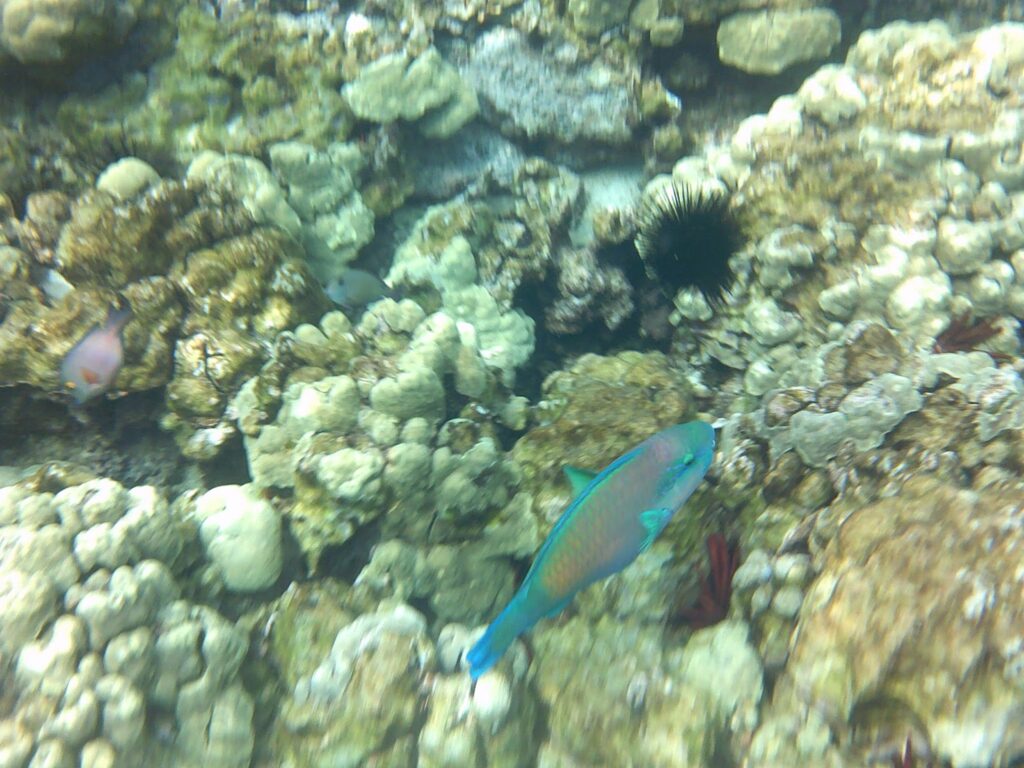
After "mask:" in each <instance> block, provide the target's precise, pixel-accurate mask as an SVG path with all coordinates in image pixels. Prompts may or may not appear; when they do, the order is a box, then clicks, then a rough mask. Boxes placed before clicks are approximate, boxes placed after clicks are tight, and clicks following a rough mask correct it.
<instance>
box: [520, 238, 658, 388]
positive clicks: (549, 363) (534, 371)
mask: <svg viewBox="0 0 1024 768" xmlns="http://www.w3.org/2000/svg"><path fill="white" fill-rule="evenodd" d="M598 262H599V264H601V265H602V266H615V267H619V268H620V269H622V270H623V272H625V274H626V278H627V280H628V281H629V282H630V284H631V285H632V286H633V299H634V301H635V302H636V303H637V306H638V309H637V310H634V312H633V314H632V315H630V316H629V317H628V318H626V320H624V321H623V322H622V323H621V324H620V325H619V326H618V327H617V328H615V329H614V330H612V329H609V328H608V327H607V326H606V325H605V323H604V321H603V320H602V319H601V318H600V317H595V318H594V319H593V320H591V321H590V322H589V323H587V324H586V325H585V326H584V327H582V328H581V329H580V330H579V331H578V332H577V333H573V334H556V333H552V332H551V331H550V330H548V328H547V324H546V320H545V310H546V309H547V308H548V307H550V306H551V305H552V304H554V303H555V301H557V300H558V299H559V298H560V293H559V290H558V276H557V274H556V273H555V272H554V271H553V270H552V271H549V273H548V275H547V277H546V278H545V279H544V280H543V281H542V282H540V283H536V282H534V283H529V284H523V285H521V286H520V287H519V289H518V291H517V292H516V295H515V299H514V301H513V306H515V307H517V308H518V309H521V310H522V311H523V312H525V313H526V314H528V315H529V316H530V317H532V318H533V320H534V322H535V323H536V332H535V335H536V349H535V351H534V354H533V357H532V358H531V360H530V363H529V365H528V366H524V367H523V368H522V369H521V370H520V371H519V373H518V374H517V376H516V386H515V391H516V393H517V394H521V395H524V396H525V397H527V398H528V399H529V400H530V401H531V402H536V401H537V400H538V399H539V398H540V395H541V386H542V384H543V383H544V379H545V378H546V377H547V376H548V375H549V374H551V373H553V372H554V371H557V370H561V369H563V368H565V367H566V366H567V365H569V364H571V361H572V360H574V359H575V358H577V357H579V356H580V355H585V354H588V353H593V354H599V355H606V356H607V355H615V354H617V353H618V352H621V351H624V350H627V349H629V350H637V351H640V352H647V351H651V350H665V349H667V337H666V338H653V337H651V336H650V335H647V333H646V331H645V330H644V327H643V325H642V323H643V320H644V319H645V316H646V312H647V311H648V310H649V309H650V306H651V305H650V299H649V294H650V288H651V285H652V284H651V281H650V280H649V279H648V278H647V276H646V275H645V274H644V272H643V266H642V265H640V260H639V257H638V256H637V255H636V248H635V247H634V246H633V243H632V242H627V243H623V244H621V245H616V246H609V247H605V248H602V249H600V251H599V252H598ZM637 265H640V266H639V267H638V266H637ZM654 305H655V306H656V307H660V306H662V305H665V306H668V307H669V308H670V307H671V302H670V301H669V300H668V299H664V297H662V296H660V294H659V296H658V297H657V298H656V299H655V301H654ZM641 309H643V310H644V311H640V310H641ZM665 316H666V318H667V313H666V315H665Z"/></svg>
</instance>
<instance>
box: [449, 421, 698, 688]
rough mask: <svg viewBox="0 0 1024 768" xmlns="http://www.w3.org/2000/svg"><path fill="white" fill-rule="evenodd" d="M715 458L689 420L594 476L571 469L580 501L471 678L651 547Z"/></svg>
mask: <svg viewBox="0 0 1024 768" xmlns="http://www.w3.org/2000/svg"><path fill="white" fill-rule="evenodd" d="M714 453H715V430H714V429H713V428H712V427H711V425H710V424H707V423H705V422H702V421H691V422H689V423H687V424H677V425H676V426H674V427H669V428H668V429H665V430H662V431H661V432H658V433H657V434H655V435H652V436H651V437H649V438H647V439H646V440H644V441H643V442H642V443H640V445H638V446H636V447H635V448H633V449H632V450H631V451H629V452H628V453H626V454H624V455H622V456H621V457H619V458H618V459H616V460H615V461H613V462H612V463H611V464H609V465H608V466H607V467H605V469H604V470H603V471H602V472H601V473H600V474H598V475H596V476H595V475H593V474H592V473H588V472H585V471H583V470H579V469H576V468H572V467H567V468H566V475H567V476H568V478H569V481H570V482H571V483H572V485H573V489H574V490H575V491H576V492H577V495H576V498H575V499H573V501H572V503H571V504H569V506H568V507H567V508H566V510H565V512H563V513H562V516H561V517H560V518H559V520H558V522H557V523H555V526H554V528H552V529H551V533H550V534H549V535H548V537H547V539H546V540H545V541H544V544H543V545H542V546H541V548H540V551H539V552H538V553H537V557H536V558H535V559H534V561H533V565H532V566H531V567H530V570H529V572H528V573H527V574H526V578H525V579H524V580H523V583H522V584H521V585H520V587H519V590H518V591H517V592H516V594H515V595H514V596H513V597H512V599H511V600H510V601H509V604H508V605H507V606H506V607H505V609H504V610H503V611H502V612H501V613H500V614H499V615H498V618H496V619H495V620H494V622H493V623H492V624H491V625H490V626H489V627H488V628H487V630H486V631H485V632H484V634H483V635H482V636H481V637H480V639H479V640H478V641H477V643H476V644H475V645H474V646H473V647H472V648H470V650H469V652H468V653H467V654H466V660H467V661H468V662H469V673H470V676H471V677H472V678H473V679H474V680H476V679H477V678H478V677H480V675H482V674H483V673H484V672H486V671H487V670H488V669H490V668H491V667H492V666H494V664H495V663H497V661H498V660H499V659H500V658H501V657H502V655H503V654H504V653H505V651H506V649H507V648H508V647H509V646H510V645H511V644H512V641H513V640H515V639H516V638H517V637H519V635H521V634H522V633H523V632H525V631H526V630H528V629H529V628H530V627H532V626H533V625H534V624H535V623H537V621H538V620H539V619H542V618H544V617H550V616H555V615H557V614H559V613H561V611H562V609H564V608H565V607H566V606H567V605H568V604H569V602H570V601H571V600H572V598H573V597H574V596H575V595H576V593H577V592H579V591H580V590H581V589H583V588H584V587H587V586H589V585H590V584H593V583H594V582H596V581H600V580H601V579H604V578H606V577H608V576H611V575H612V574H613V573H617V572H618V571H621V570H622V569H623V568H625V567H626V566H627V565H629V564H630V563H631V562H633V560H635V559H636V557H637V556H638V555H639V554H640V553H642V552H643V551H645V550H646V549H647V548H648V547H650V546H651V543H652V542H653V541H654V539H655V538H657V536H658V534H660V533H661V531H662V530H663V529H664V528H665V526H666V525H667V524H668V522H669V520H670V519H671V518H672V515H673V514H674V513H675V511H676V510H677V509H679V508H680V507H681V506H682V505H683V503H684V502H685V501H686V500H687V499H688V498H689V497H690V494H692V493H693V491H694V490H695V489H696V488H697V486H698V485H699V484H700V482H701V480H702V479H703V478H704V475H705V473H706V472H707V471H708V467H710V466H711V460H712V458H713V456H714Z"/></svg>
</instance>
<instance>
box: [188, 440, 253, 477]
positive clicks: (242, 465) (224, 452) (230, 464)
mask: <svg viewBox="0 0 1024 768" xmlns="http://www.w3.org/2000/svg"><path fill="white" fill-rule="evenodd" d="M200 468H201V470H202V473H203V480H204V481H205V483H206V486H207V487H208V488H216V487H217V486H218V485H245V484H246V483H248V482H250V481H251V480H252V476H251V475H250V474H249V457H248V455H247V454H246V452H245V443H244V442H243V440H242V435H241V433H239V432H236V433H235V434H234V435H233V436H232V437H231V438H230V439H229V440H228V441H227V442H226V443H224V445H223V446H221V449H220V451H219V452H218V453H217V457H216V458H215V459H213V460H212V461H209V462H206V463H204V464H202V465H201V467H200Z"/></svg>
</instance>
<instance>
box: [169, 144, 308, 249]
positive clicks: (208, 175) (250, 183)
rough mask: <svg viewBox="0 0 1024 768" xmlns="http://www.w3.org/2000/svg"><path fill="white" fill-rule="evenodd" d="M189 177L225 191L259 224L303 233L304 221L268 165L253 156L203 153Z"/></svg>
mask: <svg viewBox="0 0 1024 768" xmlns="http://www.w3.org/2000/svg"><path fill="white" fill-rule="evenodd" d="M186 178H188V179H193V180H198V181H201V182H203V183H205V184H208V185H210V186H211V187H212V188H214V189H220V190H222V192H223V194H224V195H225V196H227V197H230V198H231V199H232V200H237V201H238V202H240V203H241V204H242V205H243V206H244V207H245V209H246V210H247V211H248V212H249V213H250V214H251V215H252V217H253V218H254V219H255V220H256V221H257V222H260V223H266V224H273V225H274V226H277V227H280V228H281V229H283V230H284V231H285V232H287V233H288V234H289V235H292V236H293V237H299V236H300V234H301V230H302V222H301V221H300V220H299V216H298V214H297V213H295V211H294V210H293V209H292V207H291V206H290V205H288V200H287V198H286V197H285V195H284V191H283V190H282V189H281V187H280V185H279V184H278V183H277V180H276V179H275V178H274V176H273V174H272V173H271V172H270V170H269V169H268V168H267V166H265V165H264V164H263V163H261V162H260V161H259V160H257V159H256V158H254V157H246V156H244V155H234V154H227V155H222V154H220V153H217V152H210V151H206V152H202V153H201V154H199V155H198V156H197V157H196V159H195V160H193V161H192V163H191V164H190V165H189V167H188V172H187V173H186Z"/></svg>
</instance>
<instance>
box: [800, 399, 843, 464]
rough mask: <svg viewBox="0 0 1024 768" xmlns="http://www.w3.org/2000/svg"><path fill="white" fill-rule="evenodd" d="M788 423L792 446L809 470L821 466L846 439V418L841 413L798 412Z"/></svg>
mask: <svg viewBox="0 0 1024 768" xmlns="http://www.w3.org/2000/svg"><path fill="white" fill-rule="evenodd" d="M789 424H790V432H791V435H790V439H791V440H792V446H793V447H794V448H795V449H796V452H797V453H798V454H800V458H801V459H803V461H804V463H805V464H806V465H807V466H809V467H821V466H824V465H825V463H826V462H827V461H828V460H829V459H830V458H832V457H833V456H835V455H836V452H837V451H838V450H839V445H840V444H841V443H842V441H843V439H844V438H845V437H846V430H847V419H846V416H845V415H844V414H842V413H832V412H828V413H821V412H818V411H810V410H805V411H800V412H799V413H795V414H793V418H792V419H790V422H789Z"/></svg>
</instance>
